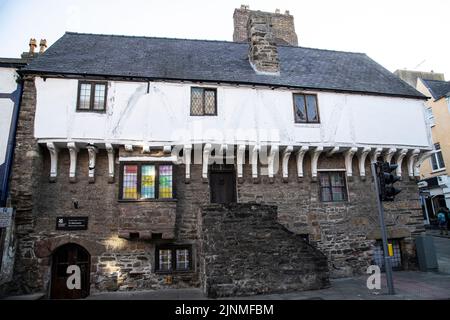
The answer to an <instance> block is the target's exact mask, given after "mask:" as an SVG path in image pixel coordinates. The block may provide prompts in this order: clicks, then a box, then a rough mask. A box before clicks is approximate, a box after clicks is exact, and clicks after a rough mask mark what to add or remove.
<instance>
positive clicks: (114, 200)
mask: <svg viewBox="0 0 450 320" xmlns="http://www.w3.org/2000/svg"><path fill="white" fill-rule="evenodd" d="M19 149H20V148H19ZM121 152H122V151H121ZM26 154H28V156H29V157H30V159H32V160H29V161H28V160H27V161H26V162H24V163H25V164H27V165H32V166H33V170H32V172H33V174H30V175H28V178H29V179H32V182H26V181H25V182H24V181H23V179H25V177H26V176H27V175H26V174H25V175H24V176H22V177H21V178H20V179H18V178H17V181H12V182H13V184H12V185H13V188H14V190H15V191H14V193H13V199H12V203H13V204H14V205H17V206H18V210H17V212H16V237H17V239H18V242H17V243H18V245H17V250H16V263H15V270H14V280H13V281H12V282H11V283H10V284H9V286H3V288H2V289H1V290H3V291H9V292H16V293H28V292H37V291H45V292H48V289H49V286H50V280H51V274H50V271H51V263H52V262H51V257H52V252H54V250H55V249H57V248H58V246H60V245H63V244H65V243H71V242H73V243H77V244H79V245H81V246H83V247H84V248H86V249H87V250H88V251H89V253H90V254H91V290H132V289H139V288H146V289H157V288H163V287H186V286H199V284H200V280H201V277H202V276H203V275H202V272H201V270H202V269H201V266H200V262H199V256H198V253H197V252H198V247H199V239H201V237H202V231H201V230H200V229H199V225H200V222H199V219H200V218H201V217H200V218H199V212H200V208H201V207H202V206H203V205H207V204H209V202H210V192H209V185H208V183H207V181H206V183H205V181H203V180H202V178H201V177H202V175H201V170H202V166H201V165H192V166H191V179H190V182H189V183H185V182H186V181H185V177H184V175H185V168H184V165H175V166H174V189H175V194H176V199H175V200H174V201H170V202H167V201H166V202H165V201H154V202H148V203H143V204H136V203H123V202H119V201H118V194H119V188H120V184H119V174H118V172H119V170H120V167H119V163H118V162H116V164H115V172H116V178H115V181H114V183H110V179H109V177H108V158H107V154H106V152H105V151H102V150H100V152H99V153H98V155H97V163H96V169H95V176H96V179H95V183H90V182H89V179H88V174H87V173H88V154H87V151H86V150H85V149H84V150H83V149H81V150H80V152H79V154H78V162H77V181H76V182H75V183H71V182H70V179H69V176H68V175H69V162H70V161H69V153H68V151H67V150H65V149H62V150H61V151H60V153H59V163H58V177H57V179H56V182H54V183H51V182H49V180H48V175H49V172H50V160H49V154H48V151H47V149H45V148H42V147H36V148H35V147H33V150H32V152H28V153H26ZM247 163H248V162H247ZM318 167H319V170H345V166H344V161H343V155H342V154H336V155H334V156H332V157H326V156H325V155H324V156H321V157H320V159H319V165H318ZM366 167H367V168H366V171H367V172H370V170H369V164H368V162H367V163H366ZM15 168H16V170H22V171H23V170H25V169H26V168H22V167H21V166H20V165H18V164H16V165H15ZM304 168H305V176H304V178H302V179H300V180H299V179H298V178H297V172H296V163H295V157H293V156H292V157H291V160H290V161H289V179H288V181H287V182H284V181H283V179H282V177H281V173H280V172H278V173H277V174H276V175H275V177H274V179H273V181H270V180H269V179H268V178H267V176H260V178H259V179H258V180H256V181H254V179H252V176H251V166H250V165H248V164H246V165H245V166H244V178H243V179H242V180H241V181H240V182H238V183H237V186H236V189H237V199H238V202H240V203H247V202H256V203H265V204H269V205H274V206H276V207H277V212H278V213H277V215H278V222H279V223H280V224H282V225H283V226H285V227H286V228H287V229H288V230H290V231H291V232H293V233H295V234H299V235H308V238H309V242H310V244H311V245H312V246H314V247H316V248H317V249H319V250H320V251H322V252H323V253H324V255H325V256H326V258H327V261H328V268H329V271H330V274H331V276H333V277H343V276H351V275H354V274H361V273H364V272H365V270H366V267H367V266H368V265H369V264H371V263H372V255H373V245H374V243H375V241H376V240H377V239H380V238H381V237H380V233H379V225H378V215H377V210H376V202H375V195H374V188H373V182H372V179H371V177H370V176H369V177H367V178H366V179H362V178H360V177H359V175H358V174H359V171H358V168H357V166H356V161H354V168H353V172H354V176H353V177H347V190H348V201H345V202H330V203H324V202H321V201H320V197H319V187H320V186H319V182H317V181H314V179H312V178H311V172H310V170H309V168H310V157H309V155H307V156H306V157H305V163H304ZM260 169H262V168H260ZM403 172H407V170H406V168H404V170H403ZM20 174H21V173H20V172H19V173H17V172H16V175H20ZM255 182H256V183H255ZM18 183H19V184H27V188H25V187H24V186H23V185H21V186H20V187H17V184H18ZM400 188H401V189H402V190H403V191H402V193H400V194H399V195H398V196H397V198H396V201H395V202H393V203H385V208H386V221H387V224H388V232H389V237H390V238H398V239H401V240H402V242H401V243H402V254H403V256H404V267H405V268H406V269H411V268H414V266H415V263H416V262H415V261H416V258H415V247H414V241H413V239H414V236H415V235H417V234H419V233H420V232H421V231H422V230H423V224H422V214H421V210H420V205H419V202H418V197H417V187H416V184H415V181H411V180H409V178H408V177H407V176H404V177H403V180H402V182H401V183H400ZM22 189H23V190H22ZM74 201H77V203H78V208H75V207H74ZM133 206H139V214H141V215H145V214H149V215H152V214H157V215H156V216H157V217H160V218H158V219H159V220H158V223H162V224H164V225H165V227H164V228H165V229H164V230H165V231H163V232H162V233H163V234H164V232H165V234H168V235H169V236H167V237H168V238H171V237H172V236H173V239H160V240H156V239H152V237H151V234H150V235H148V236H147V237H146V238H145V239H126V238H123V237H121V234H120V230H121V223H122V222H121V219H122V218H123V217H126V216H128V215H130V208H132V207H133ZM169 207H170V208H169ZM163 212H168V213H169V214H170V215H171V216H170V219H169V218H168V219H163V218H164V217H163ZM173 215H174V216H173ZM58 216H87V217H88V218H89V226H88V230H81V231H60V230H55V223H56V218H57V217H58ZM130 221H131V220H130ZM149 221H155V220H154V219H153V220H152V219H140V220H138V221H137V223H139V224H141V223H142V224H143V225H140V226H139V228H138V229H139V230H145V229H146V226H145V223H149ZM169 224H170V226H171V228H172V229H173V232H172V233H171V232H167V227H168V226H169ZM128 227H129V226H128ZM153 227H154V226H153V225H152V226H149V227H148V229H152V228H153ZM127 230H128V229H127ZM152 232H154V233H158V230H153V229H152ZM158 241H159V242H158ZM160 242H163V243H178V244H190V245H191V246H192V248H193V265H194V267H193V269H192V272H187V273H183V274H173V275H172V276H171V277H168V276H167V275H164V274H158V273H155V270H154V267H155V246H156V245H157V244H158V243H160ZM268 245H271V243H270V241H268Z"/></svg>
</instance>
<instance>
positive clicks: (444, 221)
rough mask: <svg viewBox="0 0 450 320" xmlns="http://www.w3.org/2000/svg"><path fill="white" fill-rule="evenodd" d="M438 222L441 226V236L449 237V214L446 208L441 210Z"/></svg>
mask: <svg viewBox="0 0 450 320" xmlns="http://www.w3.org/2000/svg"><path fill="white" fill-rule="evenodd" d="M437 220H438V224H439V230H440V231H441V235H444V234H445V235H448V229H447V212H446V211H445V209H444V208H439V211H438V215H437Z"/></svg>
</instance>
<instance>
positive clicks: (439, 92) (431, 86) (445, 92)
mask: <svg viewBox="0 0 450 320" xmlns="http://www.w3.org/2000/svg"><path fill="white" fill-rule="evenodd" d="M421 80H422V82H423V83H424V84H425V86H426V87H427V88H428V90H429V91H430V93H431V95H432V96H433V98H434V99H435V100H439V99H440V98H443V97H447V96H450V81H439V80H425V79H421Z"/></svg>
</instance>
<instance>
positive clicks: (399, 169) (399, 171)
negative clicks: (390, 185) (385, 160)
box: [395, 149, 408, 178]
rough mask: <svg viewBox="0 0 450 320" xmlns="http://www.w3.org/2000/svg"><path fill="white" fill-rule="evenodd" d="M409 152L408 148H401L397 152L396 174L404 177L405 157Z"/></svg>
mask: <svg viewBox="0 0 450 320" xmlns="http://www.w3.org/2000/svg"><path fill="white" fill-rule="evenodd" d="M407 153H408V149H401V150H400V151H399V152H398V153H397V157H396V159H395V163H396V164H397V169H396V170H395V174H396V175H397V176H398V177H400V178H401V177H402V163H403V159H404V158H405V156H406V154H407Z"/></svg>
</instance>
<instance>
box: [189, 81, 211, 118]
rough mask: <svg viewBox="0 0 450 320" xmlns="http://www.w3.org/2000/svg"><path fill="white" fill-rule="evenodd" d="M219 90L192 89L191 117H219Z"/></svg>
mask: <svg viewBox="0 0 450 320" xmlns="http://www.w3.org/2000/svg"><path fill="white" fill-rule="evenodd" d="M216 93H217V90H216V89H214V88H198V87H192V88H191V116H216V115H217V99H216Z"/></svg>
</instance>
